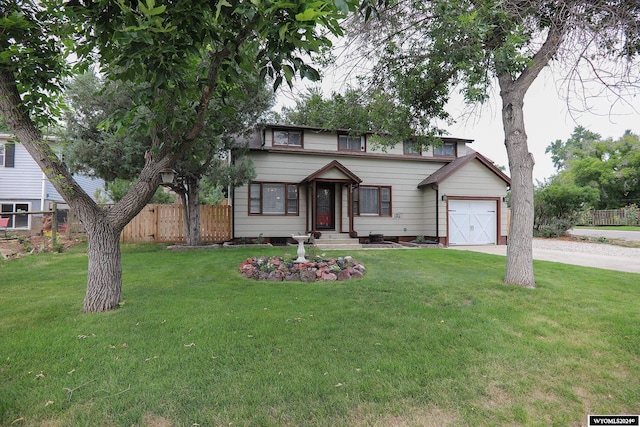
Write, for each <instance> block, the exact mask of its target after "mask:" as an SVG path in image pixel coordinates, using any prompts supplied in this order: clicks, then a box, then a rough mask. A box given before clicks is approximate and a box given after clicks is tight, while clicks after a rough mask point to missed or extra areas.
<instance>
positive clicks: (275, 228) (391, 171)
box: [234, 134, 443, 237]
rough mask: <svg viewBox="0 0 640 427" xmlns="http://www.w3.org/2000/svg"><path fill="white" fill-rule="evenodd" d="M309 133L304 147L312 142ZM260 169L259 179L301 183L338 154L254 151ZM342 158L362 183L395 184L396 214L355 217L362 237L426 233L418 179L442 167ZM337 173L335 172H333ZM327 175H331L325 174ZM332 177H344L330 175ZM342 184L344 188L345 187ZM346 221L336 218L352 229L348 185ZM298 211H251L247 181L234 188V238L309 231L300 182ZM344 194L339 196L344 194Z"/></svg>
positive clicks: (344, 202) (345, 228) (344, 204)
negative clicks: (288, 213)
mask: <svg viewBox="0 0 640 427" xmlns="http://www.w3.org/2000/svg"><path fill="white" fill-rule="evenodd" d="M307 141H308V139H307V136H306V134H305V148H306V147H307ZM250 156H251V157H252V159H253V161H254V164H255V170H256V176H257V178H256V181H264V182H284V183H299V182H301V181H303V180H304V179H305V178H306V177H308V176H310V175H311V174H313V173H315V172H316V171H318V170H320V169H322V168H323V167H325V166H326V165H327V164H329V163H330V162H331V161H332V160H333V158H332V157H330V156H314V155H298V154H289V153H273V152H271V153H263V152H255V151H254V152H252V153H250ZM337 160H338V161H339V162H340V163H341V164H342V165H343V166H344V167H346V168H347V169H349V170H350V171H351V172H352V173H354V174H355V175H357V176H358V177H359V178H360V179H362V183H361V184H360V185H361V186H391V200H392V211H391V214H392V215H391V217H383V216H356V217H355V218H354V228H355V230H356V231H357V232H358V234H359V235H361V236H366V235H368V234H369V233H375V234H384V235H388V236H415V235H418V234H424V235H427V234H430V233H427V225H426V223H425V204H426V203H428V202H427V201H425V195H424V193H425V191H424V189H419V188H417V185H418V183H420V181H422V180H423V179H424V178H426V177H427V176H429V175H430V174H432V173H433V172H435V171H436V170H437V169H439V168H440V167H442V166H443V164H442V163H431V162H423V161H411V160H400V159H398V160H394V159H391V158H383V159H378V158H370V157H369V158H367V157H339V158H337ZM334 173H335V172H330V173H329V175H331V174H334ZM324 177H325V178H327V177H328V176H327V175H325V176H324ZM331 177H333V178H339V177H338V176H337V175H336V176H331ZM341 188H342V187H341ZM341 194H342V211H341V213H342V220H341V221H340V220H339V219H338V218H337V219H336V227H337V229H338V230H340V226H341V225H342V231H348V223H349V222H348V216H347V215H348V211H349V209H351V207H350V206H348V205H347V195H346V189H343V191H342V193H341ZM299 196H300V215H299V216H267V215H262V216H249V215H248V211H247V209H248V206H247V205H248V186H242V187H239V188H237V189H236V190H235V212H236V213H235V224H234V228H235V233H234V234H235V237H255V236H258V235H259V234H260V233H262V234H263V236H264V237H283V236H289V235H291V234H292V233H296V232H299V231H306V230H304V228H305V226H306V223H307V222H306V214H307V212H306V211H305V208H306V197H307V193H306V189H305V188H304V187H302V186H301V187H300V189H299ZM339 197H340V196H337V198H339Z"/></svg>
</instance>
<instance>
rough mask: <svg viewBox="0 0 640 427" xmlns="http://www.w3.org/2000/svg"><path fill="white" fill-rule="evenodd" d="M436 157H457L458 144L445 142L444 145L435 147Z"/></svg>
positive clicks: (434, 153)
mask: <svg viewBox="0 0 640 427" xmlns="http://www.w3.org/2000/svg"><path fill="white" fill-rule="evenodd" d="M433 155H434V156H448V157H455V155H456V143H455V142H443V143H442V145H437V146H434V147H433Z"/></svg>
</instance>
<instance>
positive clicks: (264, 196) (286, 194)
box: [249, 182, 298, 215]
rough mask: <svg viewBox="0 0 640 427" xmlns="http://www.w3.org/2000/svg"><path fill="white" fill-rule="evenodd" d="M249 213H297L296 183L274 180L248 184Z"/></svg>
mask: <svg viewBox="0 0 640 427" xmlns="http://www.w3.org/2000/svg"><path fill="white" fill-rule="evenodd" d="M249 214H250V215H297V214H298V185H297V184H284V183H274V182H252V183H251V184H249Z"/></svg>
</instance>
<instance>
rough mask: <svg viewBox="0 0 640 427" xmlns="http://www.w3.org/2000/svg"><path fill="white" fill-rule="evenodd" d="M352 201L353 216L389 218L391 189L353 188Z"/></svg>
mask: <svg viewBox="0 0 640 427" xmlns="http://www.w3.org/2000/svg"><path fill="white" fill-rule="evenodd" d="M352 201H353V214H354V215H363V216H365V215H372V216H374V215H377V216H391V187H369V186H360V187H358V188H354V189H353V196H352Z"/></svg>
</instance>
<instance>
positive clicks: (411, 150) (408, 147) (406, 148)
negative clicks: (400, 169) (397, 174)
mask: <svg viewBox="0 0 640 427" xmlns="http://www.w3.org/2000/svg"><path fill="white" fill-rule="evenodd" d="M402 149H403V152H404V155H405V156H420V155H422V147H420V145H419V144H418V143H417V142H415V141H404V142H403V143H402Z"/></svg>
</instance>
